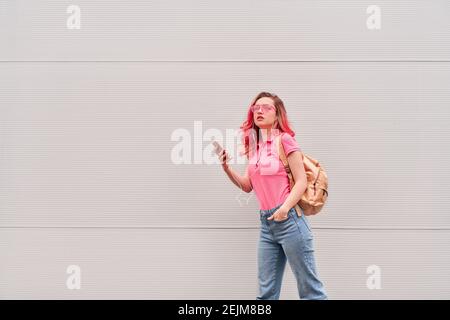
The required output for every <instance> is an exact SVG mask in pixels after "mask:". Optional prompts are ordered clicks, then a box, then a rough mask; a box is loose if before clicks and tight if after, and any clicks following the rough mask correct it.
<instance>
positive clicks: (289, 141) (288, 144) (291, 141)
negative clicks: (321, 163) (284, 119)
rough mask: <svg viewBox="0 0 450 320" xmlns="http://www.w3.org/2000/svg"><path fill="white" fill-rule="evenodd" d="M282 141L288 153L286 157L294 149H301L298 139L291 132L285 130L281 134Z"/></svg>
mask: <svg viewBox="0 0 450 320" xmlns="http://www.w3.org/2000/svg"><path fill="white" fill-rule="evenodd" d="M281 142H282V143H283V147H284V152H285V153H286V157H287V156H288V155H289V154H290V153H291V152H294V151H300V152H301V149H300V146H299V145H298V143H297V141H296V140H295V138H294V137H293V136H291V135H290V134H289V133H286V132H283V134H282V135H281Z"/></svg>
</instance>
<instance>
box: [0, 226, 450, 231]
mask: <svg viewBox="0 0 450 320" xmlns="http://www.w3.org/2000/svg"><path fill="white" fill-rule="evenodd" d="M1 229H224V230H227V229H259V227H256V226H249V227H224V226H220V227H217V226H192V227H186V226H0V230H1ZM312 229H314V230H399V231H403V230H405V231H408V230H412V231H413V230H417V231H421V230H450V227H423V228H408V227H405V228H395V227H393V228H385V227H379V228H378V227H313V228H312Z"/></svg>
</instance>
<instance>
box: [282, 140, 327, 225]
mask: <svg viewBox="0 0 450 320" xmlns="http://www.w3.org/2000/svg"><path fill="white" fill-rule="evenodd" d="M277 143H278V154H279V156H280V160H281V162H283V165H284V169H285V170H286V173H287V175H288V177H289V184H290V187H291V190H292V187H293V186H294V177H293V176H292V173H291V169H290V168H289V162H288V160H287V158H286V153H285V152H284V147H283V144H282V143H281V135H279V136H278V137H277ZM302 159H303V166H304V167H305V172H306V178H307V187H306V190H305V192H304V193H303V196H302V198H301V199H300V201H299V202H298V203H297V204H296V205H295V209H296V211H297V215H298V216H301V215H302V213H301V210H300V208H298V207H299V206H300V207H301V208H302V209H303V212H304V213H305V216H311V215H315V214H317V213H319V212H320V210H322V208H323V206H324V205H325V201H326V200H327V198H328V176H327V174H326V172H325V170H324V168H323V167H322V166H321V165H320V163H319V161H317V160H316V159H314V158H312V157H310V156H308V155H306V154H303V153H302Z"/></svg>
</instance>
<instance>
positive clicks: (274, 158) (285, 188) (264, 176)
mask: <svg viewBox="0 0 450 320" xmlns="http://www.w3.org/2000/svg"><path fill="white" fill-rule="evenodd" d="M281 141H282V143H283V147H284V151H285V153H286V157H287V156H288V155H289V154H290V153H291V152H294V151H301V149H300V147H299V146H298V144H297V141H295V139H294V137H292V136H291V135H290V134H289V133H286V132H282V133H281ZM258 145H259V148H258V150H257V151H256V152H253V155H252V156H251V157H250V159H249V164H248V166H247V170H248V171H247V172H248V175H249V177H250V182H251V184H252V187H253V190H254V191H255V194H256V197H257V198H258V201H259V204H260V209H262V210H268V209H272V208H274V207H276V206H277V205H279V204H282V203H283V202H284V201H285V200H286V198H287V197H288V196H289V193H290V191H291V189H290V186H289V177H288V176H287V173H286V171H285V169H284V166H283V162H282V161H281V160H280V158H279V156H278V150H277V148H276V143H275V137H272V138H269V139H267V141H266V142H264V141H260V142H259V144H258Z"/></svg>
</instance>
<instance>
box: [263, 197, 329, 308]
mask: <svg viewBox="0 0 450 320" xmlns="http://www.w3.org/2000/svg"><path fill="white" fill-rule="evenodd" d="M280 206H281V204H280V205H278V206H276V207H275V208H272V209H269V210H260V219H261V231H260V239H259V244H258V281H259V294H258V296H257V297H256V300H278V299H279V297H280V290H281V281H282V279H283V274H284V269H285V266H286V258H287V261H289V265H290V267H291V270H292V271H293V273H294V275H295V278H296V280H297V289H298V295H299V297H300V299H309V300H313V299H314V300H318V299H327V295H326V293H325V289H324V287H323V284H322V282H321V281H320V280H319V278H318V274H317V271H316V264H315V259H314V249H313V234H312V232H311V228H310V226H309V223H308V221H307V219H306V217H305V215H304V214H303V209H302V215H301V217H299V216H298V215H297V212H296V211H295V208H292V209H291V210H289V212H288V218H287V219H285V220H282V221H275V220H267V218H268V217H270V216H271V215H272V214H273V213H274V212H275V211H276V210H277V209H278V208H279V207H280Z"/></svg>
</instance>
